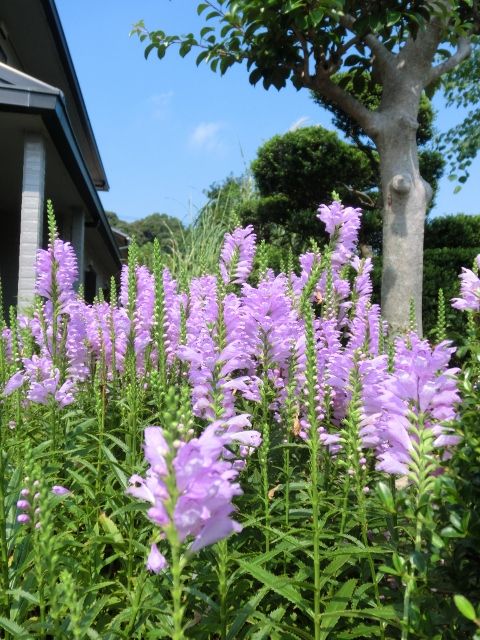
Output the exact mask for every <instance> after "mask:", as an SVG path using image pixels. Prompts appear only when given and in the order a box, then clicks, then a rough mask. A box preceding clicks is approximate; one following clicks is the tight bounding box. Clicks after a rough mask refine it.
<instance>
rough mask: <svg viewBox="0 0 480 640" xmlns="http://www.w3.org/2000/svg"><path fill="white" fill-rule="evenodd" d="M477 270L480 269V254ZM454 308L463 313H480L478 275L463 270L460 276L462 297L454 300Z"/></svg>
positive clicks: (479, 281) (477, 259) (476, 259)
mask: <svg viewBox="0 0 480 640" xmlns="http://www.w3.org/2000/svg"><path fill="white" fill-rule="evenodd" d="M475 265H476V268H477V270H478V269H480V254H479V255H478V256H477V257H476V258H475ZM452 307H454V308H455V309H460V310H461V311H467V310H469V311H480V279H479V277H478V273H474V272H473V271H471V270H470V269H465V267H463V268H462V273H461V275H460V297H459V298H453V299H452Z"/></svg>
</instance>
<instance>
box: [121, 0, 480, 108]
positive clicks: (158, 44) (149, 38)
mask: <svg viewBox="0 0 480 640" xmlns="http://www.w3.org/2000/svg"><path fill="white" fill-rule="evenodd" d="M197 13H198V15H200V16H202V17H203V18H204V20H205V23H206V24H205V26H204V27H203V28H201V29H200V31H199V33H198V34H197V35H196V34H193V33H188V34H185V35H167V34H166V33H165V32H164V31H162V30H154V31H149V30H148V29H147V28H146V27H145V24H144V22H143V21H140V22H138V23H137V24H136V25H135V26H134V28H133V30H132V34H138V35H139V37H140V40H141V41H142V42H148V44H147V46H146V48H145V56H146V57H148V56H149V55H150V53H151V52H152V51H154V50H156V52H157V55H158V57H159V58H163V57H164V56H165V54H166V52H167V50H168V49H169V48H170V47H172V46H175V45H176V46H178V48H179V53H180V55H181V56H182V57H184V56H186V55H187V54H188V53H190V52H191V51H192V50H197V51H198V50H200V51H199V52H198V53H197V58H196V62H197V64H200V63H202V62H203V63H206V64H209V65H210V67H211V68H212V70H213V71H220V73H221V74H224V73H225V72H226V71H227V70H228V69H229V68H230V67H232V66H233V65H234V64H237V63H243V62H245V63H246V66H247V68H248V70H249V72H250V75H249V80H250V82H251V84H254V85H255V84H257V83H258V82H259V81H260V80H261V81H262V82H263V86H264V87H265V88H266V89H269V88H270V87H271V86H273V87H275V88H277V89H281V88H282V87H285V86H286V84H287V82H289V81H290V82H291V83H292V84H293V85H294V86H295V87H296V88H297V89H300V88H302V87H307V88H310V89H312V90H315V91H319V92H320V93H322V94H323V95H324V96H326V97H327V98H329V99H330V100H332V101H333V102H336V103H340V104H341V105H342V108H344V109H345V110H346V111H347V112H350V111H354V112H355V118H356V119H358V118H361V117H362V116H363V117H366V116H367V113H368V112H369V109H368V108H366V107H365V106H364V105H363V103H362V102H361V101H360V100H358V99H357V98H356V97H355V96H354V95H353V94H352V93H351V92H350V91H348V90H347V89H346V85H347V84H348V83H349V82H350V81H351V78H352V77H353V78H355V83H356V84H357V86H358V85H359V84H360V83H361V82H362V81H363V80H362V78H363V77H364V76H363V74H364V72H365V71H368V70H373V77H375V75H376V74H378V73H380V72H381V69H382V68H383V69H385V68H388V67H392V66H394V65H396V64H397V61H398V62H401V61H402V58H405V56H406V54H407V53H409V52H408V51H406V48H405V47H404V46H403V45H405V44H406V43H407V42H409V43H410V48H412V45H411V43H412V42H414V41H415V39H416V36H417V34H418V33H419V32H421V31H423V32H424V33H423V38H422V40H424V41H425V45H426V46H428V45H429V46H430V47H431V48H432V54H433V53H435V52H436V58H437V59H436V60H435V64H434V65H432V66H431V67H430V69H429V70H428V71H429V72H428V73H427V74H425V80H424V86H425V87H426V86H428V85H430V84H431V83H434V82H436V81H437V80H438V78H439V77H440V75H442V74H443V73H446V72H448V71H450V70H451V69H453V68H455V67H456V66H457V65H458V64H459V63H460V62H461V61H462V60H463V59H464V58H466V57H467V56H468V55H469V52H470V45H469V41H468V38H469V37H470V36H471V35H472V34H475V33H477V32H478V28H479V19H478V10H477V9H476V2H475V1H474V2H473V3H472V1H471V0H470V1H469V0H461V1H460V2H450V1H448V0H438V1H436V2H430V1H429V2H408V1H405V0H390V1H389V2H384V1H380V0H367V1H365V2H355V1H353V0H321V1H317V2H311V1H307V0H296V1H295V0H290V1H288V2H285V1H284V0H269V1H268V2H262V3H259V2H257V1H256V0H250V1H240V2H231V1H229V0H219V1H218V2H201V3H199V4H198V5H197ZM440 43H444V44H445V48H441V49H440V48H439V49H437V47H438V45H439V44H440ZM452 46H456V49H455V50H453V51H452ZM340 70H342V71H344V72H345V71H348V73H347V74H345V73H344V74H342V77H341V78H340V81H337V78H336V74H337V73H338V72H339V71H340ZM365 112H367V113H365Z"/></svg>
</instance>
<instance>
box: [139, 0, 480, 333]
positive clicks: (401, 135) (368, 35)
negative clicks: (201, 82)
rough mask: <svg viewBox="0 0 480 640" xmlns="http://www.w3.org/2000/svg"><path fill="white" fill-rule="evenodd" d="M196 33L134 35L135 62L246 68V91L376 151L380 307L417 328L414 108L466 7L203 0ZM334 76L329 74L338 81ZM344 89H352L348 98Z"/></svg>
mask: <svg viewBox="0 0 480 640" xmlns="http://www.w3.org/2000/svg"><path fill="white" fill-rule="evenodd" d="M197 12H198V14H199V15H202V16H204V20H205V26H204V27H203V28H202V29H201V30H200V33H199V34H198V36H196V35H194V34H193V33H189V34H186V35H184V36H177V35H168V34H166V33H165V32H164V31H162V30H155V31H148V30H147V29H146V28H145V25H144V23H143V22H140V23H138V24H137V25H136V27H135V28H134V32H135V33H138V35H139V36H140V38H141V40H142V41H145V42H147V46H146V49H145V54H146V55H147V56H148V55H149V53H150V52H152V51H154V50H155V51H156V52H157V55H158V56H159V57H160V58H162V57H163V56H164V55H165V53H166V51H167V50H168V48H170V47H171V46H172V45H178V46H179V52H180V55H181V56H185V55H187V54H188V53H189V52H190V51H191V50H192V49H196V50H197V51H199V53H198V55H197V63H199V64H200V63H201V62H205V63H207V64H209V65H210V67H211V68H212V70H214V71H217V70H218V71H220V73H225V72H226V71H227V70H228V69H229V68H230V67H232V66H233V65H235V64H239V63H245V64H246V67H247V69H248V72H249V80H250V82H251V83H252V84H256V83H257V82H259V81H262V82H263V85H264V87H265V88H267V89H268V88H269V87H271V86H274V87H276V88H277V89H281V88H282V87H284V86H286V84H287V83H288V82H290V83H292V84H293V86H295V87H296V88H297V89H300V88H304V89H305V88H306V89H309V90H311V91H314V92H316V93H317V94H320V95H321V96H322V97H323V99H325V100H327V101H329V102H331V103H333V104H335V105H336V106H337V107H338V108H339V109H341V110H342V111H343V112H344V113H345V114H346V115H347V116H348V117H349V118H351V119H352V120H353V121H354V122H355V123H356V125H357V126H358V127H360V128H361V130H362V131H363V132H364V133H365V134H366V136H368V137H369V138H370V139H371V140H372V141H373V143H374V144H375V148H376V150H377V152H378V157H379V168H380V178H381V190H382V195H383V217H382V219H383V251H384V255H383V273H382V306H383V311H384V314H385V317H386V319H387V320H388V322H389V323H390V325H391V327H392V328H393V330H394V331H397V330H403V329H406V328H407V327H408V325H409V316H410V305H411V301H413V302H414V304H415V308H416V313H417V323H418V326H419V328H421V300H422V279H423V278H422V269H423V267H422V265H423V233H424V224H425V215H426V211H427V208H428V205H429V202H430V199H431V195H432V188H431V186H430V185H429V184H428V182H427V181H426V180H425V178H424V177H423V176H422V174H421V172H420V166H419V157H418V148H417V129H418V124H419V123H418V114H419V109H420V102H421V98H422V93H423V91H424V90H429V91H431V89H432V87H435V85H436V84H437V83H438V82H439V81H440V79H441V78H442V76H443V75H444V74H446V73H448V72H450V71H452V70H453V69H455V68H456V67H457V66H458V65H460V64H461V63H462V62H463V61H464V60H465V59H466V58H467V57H468V56H469V54H470V52H471V42H472V38H475V37H476V34H477V33H478V32H479V27H480V13H479V11H478V7H477V2H472V0H411V1H409V0H362V1H359V0H314V1H313V2H312V0H287V1H285V0H266V1H265V2H258V0H217V1H216V2H213V1H210V0H208V1H207V2H205V1H204V2H200V3H199V4H198V5H197ZM340 71H341V72H342V74H341V75H340V76H339V75H338V74H339V72H340ZM366 77H369V78H371V79H372V82H375V84H378V85H379V86H380V87H381V99H380V103H379V105H378V107H375V106H372V105H371V104H368V103H367V104H364V103H363V102H362V101H361V99H359V98H358V97H357V96H358V94H359V93H361V90H362V84H363V83H364V82H365V78H366ZM349 85H351V86H353V88H354V91H352V90H349Z"/></svg>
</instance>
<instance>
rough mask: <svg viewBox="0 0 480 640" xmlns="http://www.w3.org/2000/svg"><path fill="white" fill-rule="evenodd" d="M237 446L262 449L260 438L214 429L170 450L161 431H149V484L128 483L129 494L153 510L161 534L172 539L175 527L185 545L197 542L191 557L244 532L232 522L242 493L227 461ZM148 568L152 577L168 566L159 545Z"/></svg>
mask: <svg viewBox="0 0 480 640" xmlns="http://www.w3.org/2000/svg"><path fill="white" fill-rule="evenodd" d="M230 427H232V425H230ZM235 441H236V442H241V443H242V444H248V445H249V444H253V445H258V444H259V434H258V433H257V432H254V431H243V430H242V431H236V430H235V428H234V426H233V428H230V429H228V428H226V429H225V428H221V426H220V425H219V424H216V423H212V424H211V425H210V426H209V427H208V428H207V429H206V430H205V431H204V432H203V433H202V435H201V436H200V437H198V438H192V439H190V440H188V441H184V442H180V441H178V442H175V443H172V444H169V443H168V441H167V439H166V437H165V433H164V431H163V430H162V429H161V428H160V427H148V428H147V429H145V458H146V460H147V462H148V463H149V465H150V466H149V468H148V470H147V473H146V476H145V478H143V477H141V476H139V475H133V476H132V477H131V478H130V486H129V488H128V490H127V492H128V493H129V494H131V495H132V496H134V497H136V498H139V499H141V500H145V501H147V502H149V503H150V504H151V507H150V508H149V510H148V517H149V518H150V520H151V521H152V522H153V523H155V524H156V525H158V526H159V527H160V529H161V530H162V531H164V532H167V534H168V532H169V528H171V527H173V528H174V529H175V531H176V533H177V535H178V538H179V540H180V541H181V542H182V541H184V540H186V539H187V538H189V537H193V538H194V541H193V542H192V544H191V546H190V550H191V551H198V550H199V549H201V548H202V547H205V546H207V545H210V544H213V543H214V542H216V541H218V540H220V539H222V538H224V537H226V536H228V535H229V534H231V533H233V532H236V531H240V529H241V527H240V525H239V524H238V523H237V522H236V521H235V520H233V519H232V517H231V515H232V513H233V511H234V509H235V508H234V506H233V504H232V499H233V498H234V497H235V496H238V495H240V494H241V493H242V490H241V488H240V485H239V484H238V483H237V482H235V480H236V478H237V475H238V469H237V468H235V464H234V463H233V462H232V461H231V460H226V459H225V456H224V452H225V448H226V447H229V445H231V444H232V443H233V442H235ZM148 566H149V568H150V569H151V570H153V571H160V570H161V569H163V568H164V567H165V566H166V560H165V558H164V557H163V556H162V554H161V553H160V552H159V550H158V548H157V546H156V545H155V544H154V545H152V548H151V552H150V555H149V559H148Z"/></svg>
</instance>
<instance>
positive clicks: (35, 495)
mask: <svg viewBox="0 0 480 640" xmlns="http://www.w3.org/2000/svg"><path fill="white" fill-rule="evenodd" d="M25 484H27V485H29V486H24V488H23V489H22V490H21V491H20V498H19V499H18V500H17V509H18V510H19V511H20V513H19V515H18V516H17V522H18V523H19V524H24V525H25V524H30V523H32V524H34V526H35V528H36V529H40V527H41V519H40V516H41V507H40V506H39V504H38V503H39V500H40V492H39V488H40V482H39V481H38V480H34V481H33V482H32V483H30V479H29V478H25ZM51 493H52V494H53V495H55V496H66V495H68V494H69V493H70V490H69V489H67V488H66V487H62V486H61V485H54V486H53V487H52V489H51Z"/></svg>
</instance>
